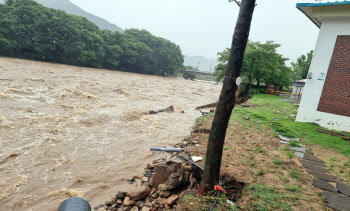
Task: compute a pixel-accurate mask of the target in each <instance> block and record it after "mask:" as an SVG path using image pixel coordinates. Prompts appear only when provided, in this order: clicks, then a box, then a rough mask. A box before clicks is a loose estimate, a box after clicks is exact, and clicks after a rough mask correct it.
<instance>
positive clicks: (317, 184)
mask: <svg viewBox="0 0 350 211" xmlns="http://www.w3.org/2000/svg"><path fill="white" fill-rule="evenodd" d="M312 185H313V186H315V187H316V188H320V189H322V190H327V191H330V192H335V193H336V192H338V190H337V189H336V188H335V187H334V186H333V185H331V184H329V183H328V182H326V181H324V180H321V179H314V180H313V181H312Z"/></svg>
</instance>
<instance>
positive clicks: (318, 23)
mask: <svg viewBox="0 0 350 211" xmlns="http://www.w3.org/2000/svg"><path fill="white" fill-rule="evenodd" d="M305 4H306V3H298V4H297V8H298V10H300V11H301V12H302V13H304V15H306V17H307V18H309V19H310V20H311V21H312V22H313V23H314V24H315V25H316V26H317V27H318V28H321V22H319V21H318V20H317V19H316V18H312V17H311V16H310V15H308V14H307V13H306V12H305V11H304V10H303V8H305V6H304V5H305ZM299 5H300V6H299Z"/></svg>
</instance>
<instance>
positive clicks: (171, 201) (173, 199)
mask: <svg viewBox="0 0 350 211" xmlns="http://www.w3.org/2000/svg"><path fill="white" fill-rule="evenodd" d="M178 198H179V196H178V195H172V196H170V197H169V198H167V200H166V204H168V205H172V204H174V203H175V201H176V200H177V199H178Z"/></svg>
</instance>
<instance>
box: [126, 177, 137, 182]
mask: <svg viewBox="0 0 350 211" xmlns="http://www.w3.org/2000/svg"><path fill="white" fill-rule="evenodd" d="M126 180H128V181H131V182H133V181H135V177H129V178H128V179H126Z"/></svg>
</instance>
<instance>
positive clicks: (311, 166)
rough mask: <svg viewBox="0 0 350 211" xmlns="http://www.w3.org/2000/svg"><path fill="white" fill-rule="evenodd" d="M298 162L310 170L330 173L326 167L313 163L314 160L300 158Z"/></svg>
mask: <svg viewBox="0 0 350 211" xmlns="http://www.w3.org/2000/svg"><path fill="white" fill-rule="evenodd" d="M300 163H301V164H302V165H303V166H304V167H305V168H307V169H311V170H314V171H318V172H322V173H330V172H329V171H328V170H327V169H325V167H323V166H318V165H315V164H313V163H315V162H313V163H311V162H310V161H308V160H302V159H300Z"/></svg>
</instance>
